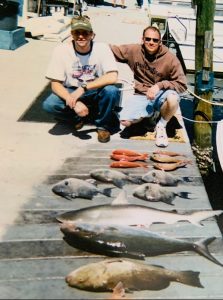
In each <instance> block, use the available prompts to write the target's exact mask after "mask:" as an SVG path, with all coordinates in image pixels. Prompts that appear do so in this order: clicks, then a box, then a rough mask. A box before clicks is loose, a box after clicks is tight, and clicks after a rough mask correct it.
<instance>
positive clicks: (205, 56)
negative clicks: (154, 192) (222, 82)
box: [193, 0, 216, 174]
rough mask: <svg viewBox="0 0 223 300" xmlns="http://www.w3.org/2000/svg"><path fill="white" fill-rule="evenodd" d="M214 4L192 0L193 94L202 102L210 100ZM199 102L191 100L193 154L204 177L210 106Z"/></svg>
mask: <svg viewBox="0 0 223 300" xmlns="http://www.w3.org/2000/svg"><path fill="white" fill-rule="evenodd" d="M215 2H216V1H215V0H195V1H193V3H194V4H196V9H197V20H196V39H195V94H196V95H198V96H199V97H200V98H201V99H204V100H212V95H213V89H214V73H213V28H214V13H215ZM201 99H199V98H195V99H194V104H195V105H194V120H195V123H194V142H193V150H194V152H195V154H196V157H197V162H198V166H199V169H200V171H201V173H203V174H206V173H208V170H209V168H210V166H212V163H213V162H212V124H211V122H210V121H212V105H211V104H209V103H208V102H205V101H203V100H201Z"/></svg>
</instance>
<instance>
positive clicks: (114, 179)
mask: <svg viewBox="0 0 223 300" xmlns="http://www.w3.org/2000/svg"><path fill="white" fill-rule="evenodd" d="M90 176H91V177H92V178H94V179H96V180H99V181H102V182H107V183H112V184H114V185H115V186H117V187H118V188H122V187H123V186H124V185H125V184H127V183H130V182H132V183H136V184H138V183H141V179H140V178H137V177H132V176H129V175H127V174H125V173H122V172H120V171H117V170H111V169H103V168H101V169H95V170H92V171H91V172H90Z"/></svg>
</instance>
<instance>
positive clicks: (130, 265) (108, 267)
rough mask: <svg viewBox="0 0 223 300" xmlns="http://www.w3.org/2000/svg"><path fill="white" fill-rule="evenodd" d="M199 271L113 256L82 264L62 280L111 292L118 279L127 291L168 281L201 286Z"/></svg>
mask: <svg viewBox="0 0 223 300" xmlns="http://www.w3.org/2000/svg"><path fill="white" fill-rule="evenodd" d="M199 274H200V272H194V271H175V270H171V269H167V268H163V267H160V266H153V265H149V264H145V263H140V262H135V261H130V260H127V259H125V260H124V259H120V258H116V259H114V258H113V259H106V260H104V261H100V262H96V263H90V264H87V265H84V266H81V267H79V268H77V269H75V270H74V271H72V272H70V273H69V274H68V275H67V276H66V278H65V281H66V282H67V284H68V285H69V286H71V287H75V288H78V289H81V290H86V291H92V292H112V291H113V288H114V286H115V285H117V284H118V283H119V282H120V281H121V282H122V284H123V285H124V287H125V290H126V292H132V291H140V290H155V291H158V290H162V289H165V288H167V287H168V286H169V285H170V283H171V282H177V283H182V284H185V285H189V286H193V287H198V288H203V286H202V284H201V282H200V279H199Z"/></svg>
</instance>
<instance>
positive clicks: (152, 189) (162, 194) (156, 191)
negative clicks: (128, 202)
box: [133, 183, 190, 205]
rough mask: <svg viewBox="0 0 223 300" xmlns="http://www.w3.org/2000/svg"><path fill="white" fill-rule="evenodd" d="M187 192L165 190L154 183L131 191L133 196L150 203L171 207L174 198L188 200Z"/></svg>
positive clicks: (145, 184)
mask: <svg viewBox="0 0 223 300" xmlns="http://www.w3.org/2000/svg"><path fill="white" fill-rule="evenodd" d="M189 194H190V193H189V192H178V193H175V192H173V191H169V190H167V188H165V187H162V186H160V185H159V184H154V183H143V184H141V185H140V186H138V187H137V188H135V189H134V190H133V196H135V197H137V198H139V199H142V200H146V201H151V202H158V201H162V202H164V203H167V204H170V205H173V204H172V202H173V200H174V199H175V197H176V196H178V197H180V198H185V199H190V198H189Z"/></svg>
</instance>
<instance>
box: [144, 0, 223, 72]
mask: <svg viewBox="0 0 223 300" xmlns="http://www.w3.org/2000/svg"><path fill="white" fill-rule="evenodd" d="M169 2H171V3H172V5H170V4H167V2H165V3H163V1H162V2H161V1H157V2H156V3H155V2H153V3H152V4H150V7H149V11H148V17H149V20H150V22H149V23H150V25H153V26H157V27H158V28H159V29H160V31H161V33H162V41H163V44H165V45H166V46H167V47H168V48H170V49H171V51H172V52H174V53H175V54H176V55H177V57H178V58H179V60H180V61H181V64H182V67H183V69H184V71H185V73H193V72H194V70H195V35H196V34H195V33H196V7H195V8H192V7H191V1H190V5H188V1H186V2H185V1H169ZM173 2H180V4H181V5H179V4H178V5H177V4H175V5H173ZM221 2H222V3H219V4H218V6H217V7H218V10H216V14H215V17H214V43H213V71H214V73H215V76H216V77H222V76H223V10H222V9H223V1H221ZM183 4H184V5H183Z"/></svg>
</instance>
